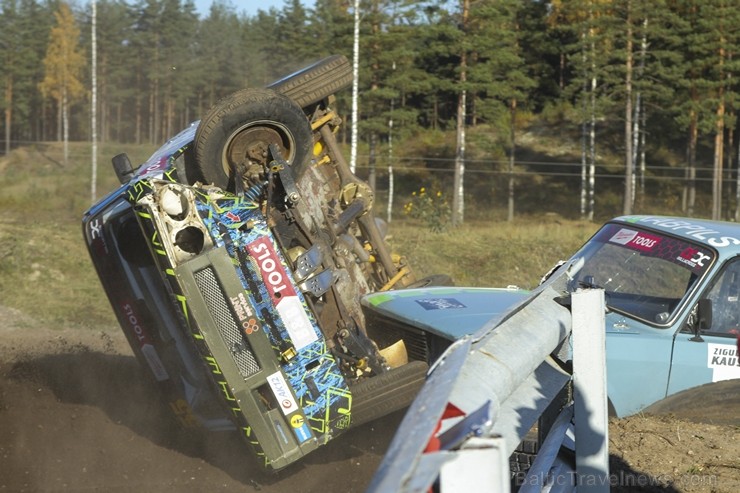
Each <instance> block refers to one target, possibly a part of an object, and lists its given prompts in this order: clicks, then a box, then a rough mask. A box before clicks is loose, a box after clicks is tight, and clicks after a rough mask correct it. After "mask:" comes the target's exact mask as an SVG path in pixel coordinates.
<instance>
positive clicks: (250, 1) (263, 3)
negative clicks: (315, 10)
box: [195, 0, 313, 17]
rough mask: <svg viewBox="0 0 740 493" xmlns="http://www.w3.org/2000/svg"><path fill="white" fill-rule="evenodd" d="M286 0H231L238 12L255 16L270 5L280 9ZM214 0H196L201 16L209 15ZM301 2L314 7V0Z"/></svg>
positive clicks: (268, 8)
mask: <svg viewBox="0 0 740 493" xmlns="http://www.w3.org/2000/svg"><path fill="white" fill-rule="evenodd" d="M285 1H286V0H231V3H232V4H233V5H234V7H236V11H237V12H245V13H246V14H247V15H249V16H253V15H255V14H256V13H257V10H265V11H267V10H270V7H275V8H276V9H278V10H280V9H282V8H283V6H285ZM211 3H213V0H195V7H196V9H197V10H198V13H199V14H200V15H201V17H205V16H206V15H208V10H209V9H210V7H211ZM301 3H303V5H305V6H306V7H307V8H309V7H313V0H301Z"/></svg>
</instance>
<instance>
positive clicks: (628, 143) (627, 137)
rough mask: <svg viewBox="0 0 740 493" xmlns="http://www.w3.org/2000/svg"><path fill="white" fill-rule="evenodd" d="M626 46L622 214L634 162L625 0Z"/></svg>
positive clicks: (627, 208)
mask: <svg viewBox="0 0 740 493" xmlns="http://www.w3.org/2000/svg"><path fill="white" fill-rule="evenodd" d="M626 8H627V46H626V60H625V67H624V91H625V96H624V159H625V166H624V201H623V205H622V214H624V215H628V214H632V203H633V200H634V183H635V162H634V160H633V156H632V144H633V143H632V2H631V1H629V0H628V1H627V5H626Z"/></svg>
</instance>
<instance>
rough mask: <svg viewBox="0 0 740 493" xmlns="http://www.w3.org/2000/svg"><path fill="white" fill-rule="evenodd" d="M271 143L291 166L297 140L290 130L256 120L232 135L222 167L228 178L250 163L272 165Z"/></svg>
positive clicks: (226, 147) (222, 159)
mask: <svg viewBox="0 0 740 493" xmlns="http://www.w3.org/2000/svg"><path fill="white" fill-rule="evenodd" d="M270 144H276V145H277V146H278V148H279V149H280V154H281V155H282V157H283V159H285V160H286V161H287V162H289V163H292V162H293V158H294V157H295V148H296V144H295V140H294V138H293V134H292V133H291V132H290V131H289V130H288V128H287V127H285V126H284V125H281V124H279V123H276V122H273V121H267V120H263V121H257V122H250V123H248V124H246V125H242V126H241V127H239V128H238V129H236V130H235V131H234V132H232V133H231V135H230V136H229V138H228V140H227V141H226V145H225V146H224V147H223V149H224V151H223V155H222V158H221V165H222V167H223V170H224V173H225V174H226V176H231V174H232V173H233V170H238V169H239V167H240V166H241V167H246V165H248V164H259V165H261V166H262V167H263V168H264V169H267V166H268V165H269V164H270V151H269V147H270Z"/></svg>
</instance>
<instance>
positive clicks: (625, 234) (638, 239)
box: [609, 228, 662, 252]
mask: <svg viewBox="0 0 740 493" xmlns="http://www.w3.org/2000/svg"><path fill="white" fill-rule="evenodd" d="M661 239H662V238H661V237H660V236H656V235H651V234H649V233H643V232H637V231H633V230H631V229H626V228H622V229H620V230H619V231H617V232H616V233H615V234H614V236H612V237H611V238H610V240H609V241H611V242H612V243H618V244H620V245H625V246H628V247H630V248H634V249H635V250H642V251H643V252H649V251H651V250H652V249H653V248H655V247H657V246H658V245H659V244H660V242H661Z"/></svg>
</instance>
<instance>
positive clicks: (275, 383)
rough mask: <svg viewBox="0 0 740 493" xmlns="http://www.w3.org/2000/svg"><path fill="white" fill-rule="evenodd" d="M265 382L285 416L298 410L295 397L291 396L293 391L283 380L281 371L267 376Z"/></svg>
mask: <svg viewBox="0 0 740 493" xmlns="http://www.w3.org/2000/svg"><path fill="white" fill-rule="evenodd" d="M267 383H268V384H269V385H270V388H271V389H272V393H273V394H275V398H276V399H277V402H278V405H279V406H280V409H281V410H282V411H283V414H284V415H286V416H287V415H289V414H290V413H292V412H294V411H297V410H298V404H297V403H296V401H295V398H293V393H292V392H291V391H290V387H288V384H287V383H286V382H285V378H284V377H283V374H282V372H280V371H276V372H275V373H273V374H272V375H270V376H268V377H267Z"/></svg>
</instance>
